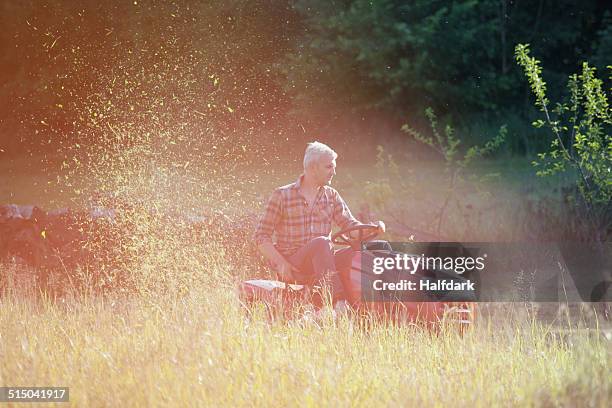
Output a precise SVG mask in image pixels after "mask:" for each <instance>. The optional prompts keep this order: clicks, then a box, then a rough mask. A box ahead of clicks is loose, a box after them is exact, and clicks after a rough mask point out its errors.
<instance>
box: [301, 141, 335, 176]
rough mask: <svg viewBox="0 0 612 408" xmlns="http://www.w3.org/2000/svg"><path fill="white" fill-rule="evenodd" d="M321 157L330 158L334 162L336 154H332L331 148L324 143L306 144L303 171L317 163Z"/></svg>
mask: <svg viewBox="0 0 612 408" xmlns="http://www.w3.org/2000/svg"><path fill="white" fill-rule="evenodd" d="M323 156H330V157H331V158H332V159H334V160H335V159H336V158H337V157H338V153H336V152H334V151H333V149H332V148H331V147H329V146H328V145H326V144H324V143H321V142H317V141H314V142H311V143H308V146H306V152H304V169H306V168H308V167H310V166H311V165H312V164H314V163H316V162H317V161H319V160H320V159H321V157H323Z"/></svg>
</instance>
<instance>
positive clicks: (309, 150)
mask: <svg viewBox="0 0 612 408" xmlns="http://www.w3.org/2000/svg"><path fill="white" fill-rule="evenodd" d="M337 157H338V154H337V153H336V152H334V151H333V150H332V149H331V148H330V147H329V146H327V145H325V144H323V143H319V142H312V143H309V144H308V146H307V147H306V152H305V154H304V173H303V174H302V175H301V176H300V177H299V178H298V180H297V181H296V182H295V183H292V184H288V185H286V186H283V187H279V188H277V189H276V190H274V192H273V193H272V197H271V198H270V200H269V201H268V204H267V206H266V210H265V212H264V215H263V217H262V218H261V220H260V222H259V224H258V226H257V230H256V232H255V241H256V243H257V246H258V248H259V250H260V252H261V253H262V254H263V255H264V257H265V258H266V259H267V260H268V261H269V262H270V263H271V264H272V266H273V267H274V268H275V269H276V271H277V273H278V274H279V277H280V278H281V279H282V280H284V281H296V282H297V283H300V284H314V283H322V282H324V281H328V280H329V281H331V292H332V301H333V302H334V305H335V308H336V310H345V309H346V307H347V303H346V295H345V291H344V288H343V286H342V282H341V280H340V276H339V274H338V270H342V271H344V270H346V268H350V266H351V260H352V257H353V253H354V252H353V251H354V250H353V249H352V248H345V249H342V250H339V251H336V252H334V251H333V246H332V244H331V241H330V235H331V229H332V223H335V224H337V225H338V226H339V227H340V228H341V229H344V228H347V227H351V226H354V225H359V224H360V222H359V221H357V220H356V219H355V218H354V217H353V215H352V214H351V211H350V210H349V208H348V206H347V205H346V203H345V202H344V200H343V199H342V197H340V194H338V192H337V191H336V190H335V189H333V188H332V187H330V183H331V181H332V178H333V177H334V176H335V175H336V158H337ZM378 229H379V232H381V233H383V232H384V231H385V224H384V223H383V222H382V221H378ZM273 233H276V244H274V243H273V242H272V234H273Z"/></svg>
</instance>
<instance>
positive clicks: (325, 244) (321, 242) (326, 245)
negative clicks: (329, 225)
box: [310, 237, 332, 252]
mask: <svg viewBox="0 0 612 408" xmlns="http://www.w3.org/2000/svg"><path fill="white" fill-rule="evenodd" d="M310 244H311V245H312V246H313V247H314V249H316V250H318V251H330V252H331V250H332V244H331V241H330V239H329V238H328V237H316V238H313V239H312V240H311V241H310Z"/></svg>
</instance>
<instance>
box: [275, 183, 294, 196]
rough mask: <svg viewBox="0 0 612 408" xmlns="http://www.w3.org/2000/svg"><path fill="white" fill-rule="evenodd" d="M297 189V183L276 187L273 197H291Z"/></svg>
mask: <svg viewBox="0 0 612 408" xmlns="http://www.w3.org/2000/svg"><path fill="white" fill-rule="evenodd" d="M295 188H296V183H295V182H294V183H289V184H286V185H284V186H280V187H276V188H275V189H274V191H272V196H281V197H285V198H287V197H289V196H290V194H291V192H292V191H294V190H295Z"/></svg>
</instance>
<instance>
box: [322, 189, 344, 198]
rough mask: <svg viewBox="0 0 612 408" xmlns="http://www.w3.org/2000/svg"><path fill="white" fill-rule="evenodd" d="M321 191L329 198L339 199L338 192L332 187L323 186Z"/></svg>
mask: <svg viewBox="0 0 612 408" xmlns="http://www.w3.org/2000/svg"><path fill="white" fill-rule="evenodd" d="M323 189H324V191H325V193H326V194H329V196H330V197H334V198H339V197H340V193H338V190H336V189H335V188H333V187H332V186H323Z"/></svg>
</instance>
